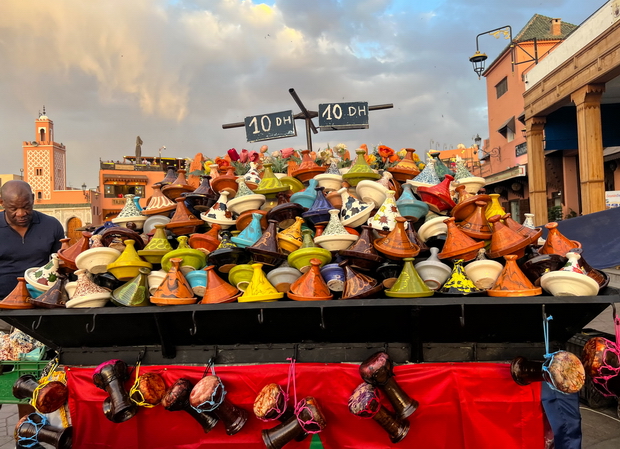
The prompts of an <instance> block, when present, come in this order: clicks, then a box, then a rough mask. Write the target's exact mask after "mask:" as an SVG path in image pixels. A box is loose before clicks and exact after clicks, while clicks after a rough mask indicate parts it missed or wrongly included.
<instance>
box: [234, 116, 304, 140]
mask: <svg viewBox="0 0 620 449" xmlns="http://www.w3.org/2000/svg"><path fill="white" fill-rule="evenodd" d="M245 134H246V136H247V139H248V142H258V141H260V140H270V139H281V138H283V137H295V136H296V135H297V132H296V131H295V119H294V117H293V111H282V112H272V113H271V114H263V115H253V116H250V117H246V118H245Z"/></svg>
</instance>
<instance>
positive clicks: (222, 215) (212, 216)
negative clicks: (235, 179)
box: [200, 190, 235, 229]
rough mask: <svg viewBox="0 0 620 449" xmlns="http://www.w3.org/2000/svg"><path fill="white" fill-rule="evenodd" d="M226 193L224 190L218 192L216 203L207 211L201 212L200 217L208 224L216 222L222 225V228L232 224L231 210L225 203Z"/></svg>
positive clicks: (233, 222) (233, 221)
mask: <svg viewBox="0 0 620 449" xmlns="http://www.w3.org/2000/svg"><path fill="white" fill-rule="evenodd" d="M228 195H229V193H228V192H227V191H225V190H224V191H222V192H220V197H219V199H218V200H217V203H215V204H214V205H213V206H211V209H209V210H208V211H207V212H203V213H201V214H200V218H201V219H202V220H204V221H206V222H207V223H208V224H209V225H210V226H212V225H213V224H214V223H217V224H219V225H220V226H221V227H222V229H228V228H230V227H231V226H234V224H235V220H234V219H233V216H232V212H231V211H230V210H229V209H228V206H227V204H226V203H227V202H228Z"/></svg>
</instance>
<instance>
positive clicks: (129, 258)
mask: <svg viewBox="0 0 620 449" xmlns="http://www.w3.org/2000/svg"><path fill="white" fill-rule="evenodd" d="M134 245H135V241H134V240H132V239H127V240H125V250H124V251H123V252H122V253H121V255H120V256H119V257H118V259H116V260H115V261H114V262H112V263H111V264H108V271H109V272H110V273H112V274H113V275H114V276H115V277H116V278H117V279H119V280H122V281H128V280H130V279H132V278H134V277H135V276H137V275H138V272H139V268H140V267H146V268H149V269H151V268H153V265H151V264H150V263H149V262H145V261H143V260H142V259H140V257H139V256H138V253H137V252H136V248H135V247H134Z"/></svg>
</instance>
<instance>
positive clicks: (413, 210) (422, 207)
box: [396, 183, 429, 220]
mask: <svg viewBox="0 0 620 449" xmlns="http://www.w3.org/2000/svg"><path fill="white" fill-rule="evenodd" d="M396 207H398V212H399V213H400V214H401V215H402V216H403V217H413V218H415V219H416V220H419V219H420V218H422V217H424V216H426V214H427V213H428V210H429V206H428V204H427V203H425V202H424V201H420V200H419V199H417V198H416V197H415V195H414V194H413V187H412V185H411V184H408V183H404V184H403V185H402V193H401V194H400V197H399V198H398V199H397V200H396Z"/></svg>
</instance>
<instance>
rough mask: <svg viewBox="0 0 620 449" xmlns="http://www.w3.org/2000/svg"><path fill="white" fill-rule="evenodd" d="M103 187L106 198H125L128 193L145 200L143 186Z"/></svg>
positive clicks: (120, 185) (112, 185) (115, 185)
mask: <svg viewBox="0 0 620 449" xmlns="http://www.w3.org/2000/svg"><path fill="white" fill-rule="evenodd" d="M103 187H104V191H103V196H104V197H105V198H124V197H125V195H127V194H128V193H131V194H133V195H136V196H139V197H140V198H144V186H143V185H137V186H136V185H133V186H127V185H124V184H104V186H103Z"/></svg>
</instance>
